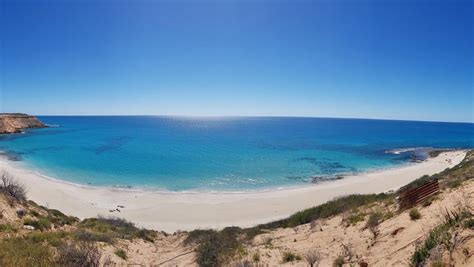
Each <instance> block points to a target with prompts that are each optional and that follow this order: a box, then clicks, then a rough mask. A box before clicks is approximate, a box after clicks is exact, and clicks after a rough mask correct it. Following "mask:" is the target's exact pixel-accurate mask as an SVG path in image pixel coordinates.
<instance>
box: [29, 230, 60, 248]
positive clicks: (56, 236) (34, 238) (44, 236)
mask: <svg viewBox="0 0 474 267" xmlns="http://www.w3.org/2000/svg"><path fill="white" fill-rule="evenodd" d="M68 237H69V233H68V232H64V231H58V232H35V233H31V234H29V235H27V236H25V239H26V240H28V241H29V242H32V243H45V242H47V243H48V244H50V245H52V246H53V247H58V246H60V245H62V244H64V243H65V241H66V239H67V238H68Z"/></svg>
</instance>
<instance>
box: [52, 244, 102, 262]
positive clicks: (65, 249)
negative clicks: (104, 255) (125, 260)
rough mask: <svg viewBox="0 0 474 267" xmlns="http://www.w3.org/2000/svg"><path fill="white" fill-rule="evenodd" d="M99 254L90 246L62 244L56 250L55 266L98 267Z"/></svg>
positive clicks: (94, 247)
mask: <svg viewBox="0 0 474 267" xmlns="http://www.w3.org/2000/svg"><path fill="white" fill-rule="evenodd" d="M100 258H101V253H100V252H99V250H98V249H97V247H96V246H94V245H90V244H84V243H80V244H63V245H61V246H60V247H58V249H57V257H56V265H58V266H78V267H79V266H81V267H82V266H84V267H85V266H87V267H99V266H100Z"/></svg>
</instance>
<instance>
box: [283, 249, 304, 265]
mask: <svg viewBox="0 0 474 267" xmlns="http://www.w3.org/2000/svg"><path fill="white" fill-rule="evenodd" d="M299 260H301V257H300V256H299V255H296V254H294V253H293V252H288V251H287V252H284V253H283V258H282V262H283V263H287V262H292V261H299Z"/></svg>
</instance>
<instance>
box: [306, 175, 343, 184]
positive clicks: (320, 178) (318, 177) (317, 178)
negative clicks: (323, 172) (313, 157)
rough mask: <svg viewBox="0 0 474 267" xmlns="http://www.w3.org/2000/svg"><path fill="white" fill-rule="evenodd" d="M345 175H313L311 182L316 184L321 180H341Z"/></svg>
mask: <svg viewBox="0 0 474 267" xmlns="http://www.w3.org/2000/svg"><path fill="white" fill-rule="evenodd" d="M343 178H344V176H342V175H336V176H313V177H311V183H313V184H316V183H320V182H328V181H335V180H341V179H343Z"/></svg>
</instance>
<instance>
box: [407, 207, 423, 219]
mask: <svg viewBox="0 0 474 267" xmlns="http://www.w3.org/2000/svg"><path fill="white" fill-rule="evenodd" d="M409 215H410V219H411V220H412V221H416V220H418V219H420V218H421V213H420V212H419V211H418V209H417V208H412V209H411V210H410V212H409Z"/></svg>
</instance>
